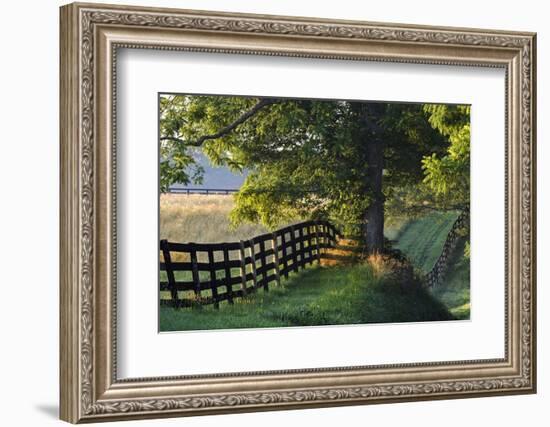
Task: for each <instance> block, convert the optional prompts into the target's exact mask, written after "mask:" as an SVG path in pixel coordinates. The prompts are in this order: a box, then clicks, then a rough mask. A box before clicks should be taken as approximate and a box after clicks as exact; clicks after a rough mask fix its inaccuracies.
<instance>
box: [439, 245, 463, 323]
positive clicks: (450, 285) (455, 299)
mask: <svg viewBox="0 0 550 427" xmlns="http://www.w3.org/2000/svg"><path fill="white" fill-rule="evenodd" d="M465 244H466V239H465V238H461V239H460V240H459V241H458V242H457V245H456V247H455V250H454V251H453V254H452V256H451V259H450V262H449V269H448V270H447V272H446V274H445V277H444V280H443V282H442V283H441V284H440V285H437V286H435V287H434V289H433V294H434V296H435V297H436V298H438V299H439V300H441V301H442V302H443V303H444V304H445V305H446V306H447V307H448V308H449V311H450V312H451V313H452V314H453V316H454V317H455V318H457V319H469V318H470V260H469V259H468V258H465V257H464V256H463V254H464V245H465Z"/></svg>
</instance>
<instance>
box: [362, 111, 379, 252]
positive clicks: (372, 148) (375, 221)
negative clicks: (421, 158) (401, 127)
mask: <svg viewBox="0 0 550 427" xmlns="http://www.w3.org/2000/svg"><path fill="white" fill-rule="evenodd" d="M373 107H374V108H377V107H381V106H373ZM367 108H368V107H367ZM371 108H372V107H371ZM369 112H370V111H369V110H367V111H365V116H364V120H365V128H366V130H367V135H366V140H365V144H366V158H367V174H366V175H367V183H366V184H367V188H368V190H369V194H370V197H371V203H370V205H369V207H368V208H367V210H366V211H365V214H364V217H363V238H364V240H365V244H366V248H367V251H368V253H380V252H383V250H384V193H383V192H382V172H383V170H384V141H383V139H382V135H381V131H380V129H379V127H378V126H377V124H376V123H375V121H374V120H373V117H372V115H374V116H375V117H376V116H377V115H380V114H381V113H382V112H380V111H373V112H370V113H371V114H372V113H374V114H372V115H369Z"/></svg>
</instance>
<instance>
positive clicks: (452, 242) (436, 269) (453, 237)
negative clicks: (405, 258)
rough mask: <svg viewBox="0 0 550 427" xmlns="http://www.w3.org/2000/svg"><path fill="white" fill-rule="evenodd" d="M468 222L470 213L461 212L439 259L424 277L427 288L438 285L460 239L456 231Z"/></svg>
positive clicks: (448, 235)
mask: <svg viewBox="0 0 550 427" xmlns="http://www.w3.org/2000/svg"><path fill="white" fill-rule="evenodd" d="M469 220H470V213H469V212H467V211H463V212H462V213H461V214H460V215H459V216H458V218H457V219H456V220H455V222H454V223H453V226H452V227H451V230H450V231H449V233H448V234H447V238H446V239H445V243H444V245H443V249H442V250H441V254H440V255H439V258H437V261H436V262H435V264H434V266H433V267H432V269H431V270H430V272H429V273H428V274H427V275H426V284H427V285H428V287H430V288H431V287H433V286H435V285H437V284H439V282H440V281H441V279H442V278H443V275H444V274H445V271H446V270H447V267H448V262H449V257H450V255H451V253H452V251H453V250H454V248H455V246H456V242H457V241H458V238H459V237H460V234H459V233H458V230H460V229H461V228H464V227H465V226H466V223H467V222H468V221H469Z"/></svg>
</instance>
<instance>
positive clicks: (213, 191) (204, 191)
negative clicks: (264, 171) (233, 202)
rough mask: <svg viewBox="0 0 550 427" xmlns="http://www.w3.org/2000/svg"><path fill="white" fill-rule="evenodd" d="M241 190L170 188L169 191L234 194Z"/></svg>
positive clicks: (177, 192)
mask: <svg viewBox="0 0 550 427" xmlns="http://www.w3.org/2000/svg"><path fill="white" fill-rule="evenodd" d="M237 191H239V190H238V189H234V188H174V187H173V188H169V189H168V191H167V193H171V194H187V195H190V194H206V195H215V194H218V195H219V194H225V195H229V194H233V193H236V192H237Z"/></svg>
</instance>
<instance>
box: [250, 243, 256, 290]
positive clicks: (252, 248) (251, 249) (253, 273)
mask: <svg viewBox="0 0 550 427" xmlns="http://www.w3.org/2000/svg"><path fill="white" fill-rule="evenodd" d="M249 244H250V258H251V260H252V280H253V281H254V289H257V288H258V277H257V275H256V250H255V249H254V240H252V239H251V240H249Z"/></svg>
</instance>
